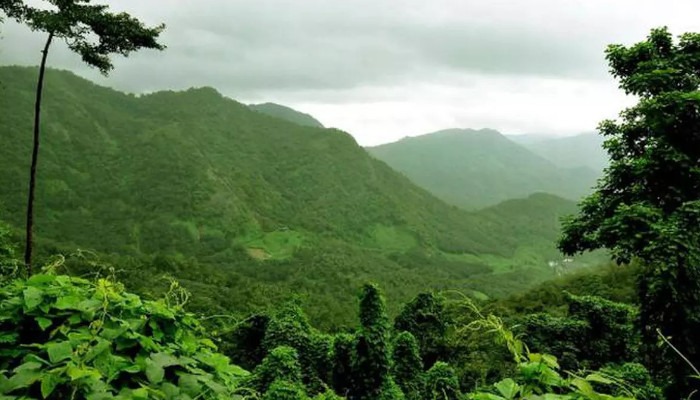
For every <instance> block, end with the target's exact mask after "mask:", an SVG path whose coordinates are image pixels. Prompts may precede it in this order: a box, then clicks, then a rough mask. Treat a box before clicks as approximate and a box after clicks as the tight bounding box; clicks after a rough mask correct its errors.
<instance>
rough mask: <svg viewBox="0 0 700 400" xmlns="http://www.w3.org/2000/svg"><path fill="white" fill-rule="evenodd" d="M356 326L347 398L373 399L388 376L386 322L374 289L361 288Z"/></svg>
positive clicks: (380, 299) (374, 287)
mask: <svg viewBox="0 0 700 400" xmlns="http://www.w3.org/2000/svg"><path fill="white" fill-rule="evenodd" d="M360 324H361V328H360V332H359V334H358V335H357V342H356V344H355V360H354V362H353V386H354V390H353V391H352V394H351V396H350V398H352V399H358V400H369V399H376V398H378V397H379V395H380V394H381V393H382V391H383V389H385V388H386V384H387V379H389V372H390V356H389V318H388V317H387V315H386V308H385V305H384V298H383V297H382V295H381V293H380V291H379V288H378V287H377V286H376V285H373V284H366V285H364V286H363V288H362V294H361V295H360Z"/></svg>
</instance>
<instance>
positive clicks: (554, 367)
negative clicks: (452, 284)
mask: <svg viewBox="0 0 700 400" xmlns="http://www.w3.org/2000/svg"><path fill="white" fill-rule="evenodd" d="M463 306H464V308H465V310H466V311H468V312H470V313H471V314H474V315H476V317H477V318H476V319H474V320H473V321H472V322H470V323H469V324H468V325H466V326H464V327H462V328H461V330H463V331H482V332H486V333H489V334H492V335H494V336H495V338H496V340H497V342H499V343H501V344H504V345H505V347H506V348H507V349H508V351H509V353H510V354H511V356H512V360H513V361H514V362H515V364H516V366H517V368H516V373H515V375H514V376H513V377H508V378H505V379H502V380H501V381H499V382H497V383H495V384H493V385H492V387H491V388H490V389H478V390H476V391H475V392H473V393H470V394H469V396H468V397H469V398H470V399H475V400H504V399H530V398H536V397H535V396H539V395H546V396H547V397H546V398H549V399H562V400H563V399H577V400H578V399H581V400H583V399H585V400H601V399H618V400H623V399H624V400H631V397H629V396H615V397H614V396H609V395H606V394H603V393H601V392H599V391H597V390H596V389H595V388H594V385H595V384H603V385H610V386H619V387H622V386H621V385H620V383H618V382H616V381H615V380H613V379H610V378H608V377H606V376H603V375H602V374H600V373H598V372H593V373H588V374H586V375H585V376H578V375H576V374H570V376H569V377H563V376H561V374H560V373H559V369H560V366H559V363H558V362H557V358H556V357H554V356H552V355H550V354H541V353H531V352H530V350H529V349H528V348H527V346H526V345H525V344H524V343H523V342H522V341H521V340H520V339H519V338H518V337H517V336H516V335H515V334H514V333H513V331H512V330H511V329H508V328H506V327H505V325H504V323H503V320H501V319H500V318H499V317H496V316H495V315H493V314H489V315H488V316H484V315H483V314H482V313H481V311H480V310H479V309H478V307H477V306H476V305H475V304H474V303H473V302H472V301H471V300H469V298H466V297H465V298H464V299H463ZM625 394H626V395H629V393H628V392H625Z"/></svg>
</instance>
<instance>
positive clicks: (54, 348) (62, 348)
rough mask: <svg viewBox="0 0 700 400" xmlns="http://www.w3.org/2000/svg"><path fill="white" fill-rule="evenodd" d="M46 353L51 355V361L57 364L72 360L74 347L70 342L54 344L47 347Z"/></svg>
mask: <svg viewBox="0 0 700 400" xmlns="http://www.w3.org/2000/svg"><path fill="white" fill-rule="evenodd" d="M46 352H47V353H48V354H49V361H51V363H53V364H56V363H58V362H61V361H63V360H66V359H69V358H71V356H72V355H73V347H72V346H71V344H70V342H69V341H63V342H52V343H49V344H47V345H46Z"/></svg>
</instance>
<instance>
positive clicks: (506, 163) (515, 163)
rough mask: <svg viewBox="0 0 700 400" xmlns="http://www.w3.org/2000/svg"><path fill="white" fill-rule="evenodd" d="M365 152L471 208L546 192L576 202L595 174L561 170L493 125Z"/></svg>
mask: <svg viewBox="0 0 700 400" xmlns="http://www.w3.org/2000/svg"><path fill="white" fill-rule="evenodd" d="M367 151H368V152H370V154H372V155H373V156H375V157H377V158H378V159H380V160H382V161H384V162H386V163H387V164H389V165H390V166H391V167H393V168H395V169H396V170H398V171H400V172H402V173H403V174H405V175H406V176H407V177H408V178H409V179H411V180H412V181H413V182H415V183H416V184H418V185H419V186H422V187H424V188H426V189H428V190H429V191H431V192H432V193H434V194H435V195H437V196H438V197H440V198H441V199H443V200H445V201H447V202H448V203H451V204H454V205H457V206H460V207H463V208H466V209H474V208H480V207H486V206H489V205H493V204H497V203H499V202H501V201H505V200H508V199H512V198H519V197H526V196H529V195H530V194H532V193H536V192H546V193H552V194H556V195H558V196H561V197H564V198H568V199H572V200H577V199H579V198H580V197H581V196H583V195H585V194H587V193H588V192H589V190H590V188H591V187H592V186H593V184H594V183H595V180H596V179H597V177H598V173H597V172H596V171H594V170H592V169H590V168H587V167H575V168H565V167H561V166H558V165H556V164H555V163H553V162H551V161H549V160H548V159H546V158H544V157H542V156H540V155H538V154H535V153H534V152H533V151H531V150H529V149H528V148H526V147H525V146H523V145H520V144H518V143H515V142H514V141H513V140H511V139H510V138H508V137H506V136H504V135H502V134H501V133H500V132H498V131H495V130H492V129H481V130H473V129H447V130H443V131H438V132H434V133H430V134H426V135H421V136H414V137H407V138H404V139H402V140H399V141H398V142H394V143H389V144H384V145H380V146H376V147H369V148H367Z"/></svg>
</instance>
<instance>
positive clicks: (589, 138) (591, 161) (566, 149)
mask: <svg viewBox="0 0 700 400" xmlns="http://www.w3.org/2000/svg"><path fill="white" fill-rule="evenodd" d="M508 138H509V139H511V140H513V141H514V142H516V143H520V144H522V145H523V146H524V147H526V148H528V149H530V150H531V151H532V152H533V153H535V154H537V155H539V156H541V157H543V158H545V159H547V160H549V161H551V162H552V163H554V164H555V165H557V166H559V167H562V168H581V167H584V168H590V169H592V170H593V171H596V172H599V173H600V172H602V171H603V168H605V167H606V166H607V165H608V155H607V153H606V152H605V150H604V149H603V137H602V136H601V135H599V134H597V133H595V132H589V133H581V134H579V135H574V136H565V137H557V136H537V135H532V136H530V135H513V136H508Z"/></svg>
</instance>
